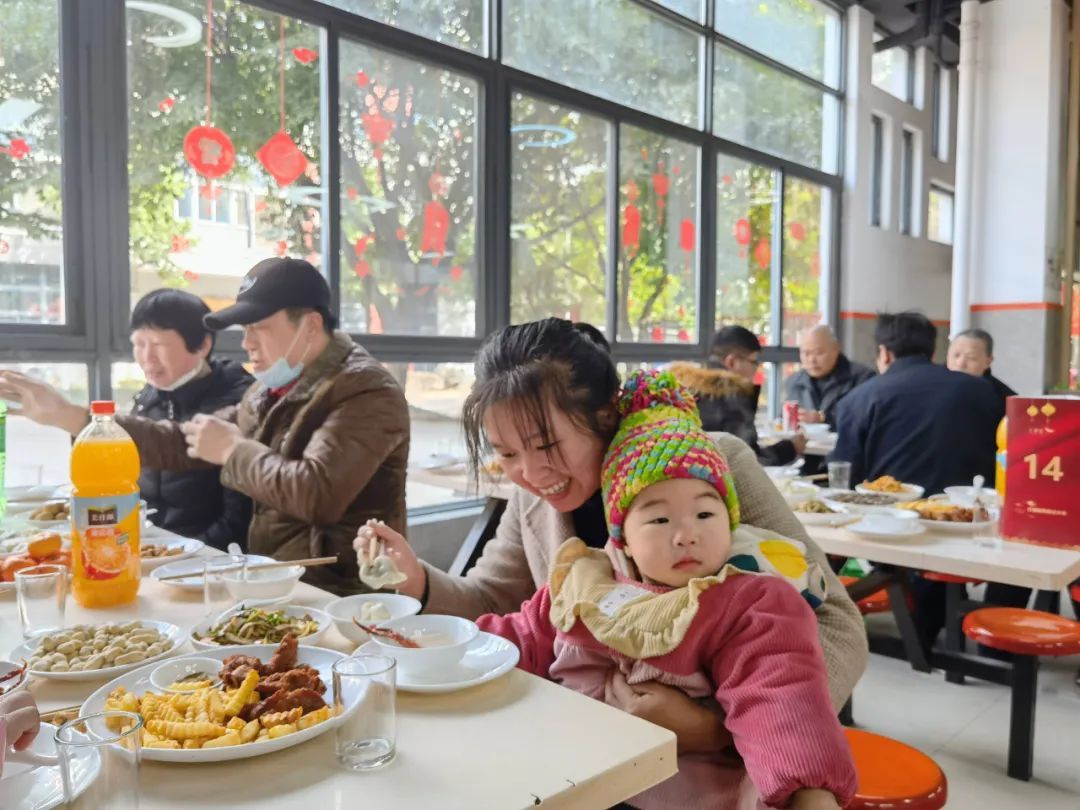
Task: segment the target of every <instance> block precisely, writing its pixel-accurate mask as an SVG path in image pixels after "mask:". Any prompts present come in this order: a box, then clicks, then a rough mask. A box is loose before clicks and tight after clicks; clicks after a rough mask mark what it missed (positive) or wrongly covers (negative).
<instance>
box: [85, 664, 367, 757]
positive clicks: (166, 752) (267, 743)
mask: <svg viewBox="0 0 1080 810" xmlns="http://www.w3.org/2000/svg"><path fill="white" fill-rule="evenodd" d="M275 649H276V645H275V646H271V645H269V644H252V645H249V646H246V647H215V648H214V649H211V650H200V651H198V652H195V653H191V654H189V655H186V656H182V657H183V658H214V659H216V660H218V661H224V660H225V659H226V658H228V657H229V656H230V655H250V656H254V657H255V658H258V659H259V660H260V661H262V662H263V663H266V662H267V661H269V660H270V656H271V655H272V654H273V651H274V650H275ZM344 657H345V655H344V653H339V652H337V651H336V650H327V649H324V648H322V647H305V646H301V647H299V648H298V652H297V663H299V664H307V665H308V666H310V667H313V668H315V669H317V670H318V671H319V676H320V677H321V678H322V681H323V683H324V684H326V692H325V693H324V695H323V698H324V699H325V700H326V702H327V703H328V704H330V705H333V695H332V691H333V682H334V678H333V671H332V667H333V665H334V662H335V661H338V660H340V659H342V658H344ZM178 660H179V659H178ZM154 668H155V667H154V666H153V665H151V666H145V667H141V668H140V669H137V670H135V671H134V672H128V673H127V674H125V675H121V676H120V677H118V678H114V679H113V680H111V681H109V682H108V683H107V684H105V685H104V686H102V687H101V688H100V689H98V690H97V691H96V692H94V694H92V695H90V697H88V698H87V699H86V702H85V703H83V709H82V710H83V714H91V713H93V712H101V711H104V710H105V701H106V700H107V699H108V697H109V693H110V692H112V691H113V690H114V689H116V688H118V687H120V686H122V687H124V688H125V689H127V690H128V691H129V692H132V693H134V694H135V695H137V696H139V697H142V695H143V694H145V693H146V692H151V691H155V690H154V689H153V687H152V686H151V684H150V673H151V672H153V671H154ZM358 698H359V695H357V697H356V698H353V699H352V700H351V701H350V702H349V703H348V704H347V705H346V706H345V708H344V714H346V715H348V714H350V713H351V712H353V711H355V710H356V709H357V706H358V703H357V699H358ZM339 722H340V718H339V717H331V718H330V719H329V720H327V721H325V722H323V723H319V724H318V725H316V726H312V727H311V728H306V729H304V730H303V731H297V732H296V733H295V734H288V735H286V736H284V737H278V738H277V739H276V740H261V741H259V742H252V743H247V744H245V745H234V746H231V747H229V748H209V749H206V750H202V749H199V750H187V751H185V750H183V749H181V750H179V751H177V750H170V749H166V748H143V750H142V758H143V759H144V760H154V761H157V762H178V763H199V762H226V761H229V760H234V759H248V758H250V757H257V756H261V755H263V754H272V753H273V752H275V751H281V750H283V749H285V748H292V747H293V746H294V745H300V744H301V743H304V742H307V741H308V740H310V739H313V738H315V737H318V736H319V735H321V734H325V733H326V732H327V731H330V730H331V729H332V728H334V727H335V726H336V725H337V724H338V723H339Z"/></svg>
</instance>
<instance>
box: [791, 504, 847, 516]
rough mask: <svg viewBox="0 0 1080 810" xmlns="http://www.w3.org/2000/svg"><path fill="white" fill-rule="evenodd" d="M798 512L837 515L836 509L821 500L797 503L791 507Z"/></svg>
mask: <svg viewBox="0 0 1080 810" xmlns="http://www.w3.org/2000/svg"><path fill="white" fill-rule="evenodd" d="M791 508H792V509H793V510H794V511H796V512H806V513H808V514H811V515H835V514H836V510H835V509H833V508H832V507H831V506H829V505H828V504H827V503H822V502H821V501H816V500H811V501H803V502H802V503H797V504H795V505H794V506H793V507H791Z"/></svg>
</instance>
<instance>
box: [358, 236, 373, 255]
mask: <svg viewBox="0 0 1080 810" xmlns="http://www.w3.org/2000/svg"><path fill="white" fill-rule="evenodd" d="M374 241H375V237H374V236H359V237H357V239H356V241H355V242H353V251H354V252H355V253H356V258H358V259H359V258H362V257H363V255H364V251H366V250H367V249H368V245H370V244H371V243H372V242H374Z"/></svg>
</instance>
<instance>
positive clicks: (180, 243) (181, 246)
mask: <svg viewBox="0 0 1080 810" xmlns="http://www.w3.org/2000/svg"><path fill="white" fill-rule="evenodd" d="M190 244H191V243H190V242H188V239H187V237H186V236H184V235H183V234H179V233H174V234H173V235H172V239H170V240H169V246H170V247H171V248H172V252H173V253H183V252H184V251H185V250H187V249H188V247H189V245H190Z"/></svg>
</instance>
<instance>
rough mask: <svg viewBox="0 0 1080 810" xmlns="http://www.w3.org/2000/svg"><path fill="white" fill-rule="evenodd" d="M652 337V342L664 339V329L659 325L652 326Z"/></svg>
mask: <svg viewBox="0 0 1080 810" xmlns="http://www.w3.org/2000/svg"><path fill="white" fill-rule="evenodd" d="M652 339H653V342H654V343H660V342H661V341H663V339H664V329H663V327H661V326H654V327H653V329H652Z"/></svg>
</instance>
